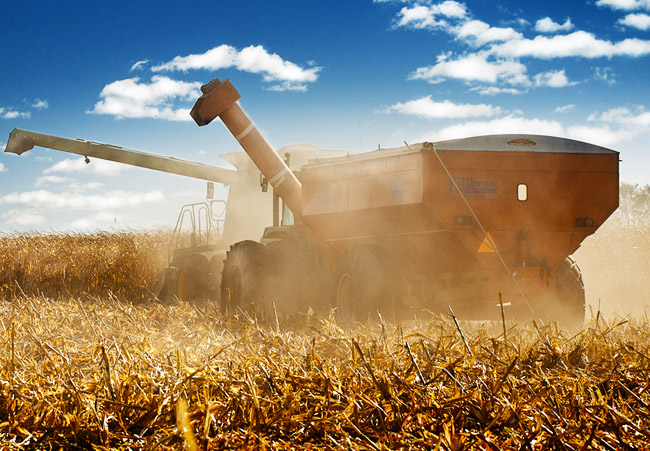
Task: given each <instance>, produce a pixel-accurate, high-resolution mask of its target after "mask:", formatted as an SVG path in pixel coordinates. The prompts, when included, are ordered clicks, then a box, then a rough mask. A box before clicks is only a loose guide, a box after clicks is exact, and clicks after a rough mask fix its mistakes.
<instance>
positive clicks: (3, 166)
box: [0, 149, 7, 172]
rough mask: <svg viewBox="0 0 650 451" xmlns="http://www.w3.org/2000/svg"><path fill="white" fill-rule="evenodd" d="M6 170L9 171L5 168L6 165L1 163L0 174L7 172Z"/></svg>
mask: <svg viewBox="0 0 650 451" xmlns="http://www.w3.org/2000/svg"><path fill="white" fill-rule="evenodd" d="M3 150H4V149H3ZM6 170H7V168H5V165H4V163H0V172H5V171H6Z"/></svg>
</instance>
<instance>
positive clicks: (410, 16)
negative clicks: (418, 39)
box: [395, 1, 467, 29]
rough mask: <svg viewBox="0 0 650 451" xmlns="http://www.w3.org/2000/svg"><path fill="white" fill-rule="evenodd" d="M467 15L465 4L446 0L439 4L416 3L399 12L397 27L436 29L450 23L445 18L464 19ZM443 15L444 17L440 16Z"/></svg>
mask: <svg viewBox="0 0 650 451" xmlns="http://www.w3.org/2000/svg"><path fill="white" fill-rule="evenodd" d="M466 15H467V9H466V7H465V5H464V4H462V3H458V2H455V1H446V2H444V3H441V4H439V5H415V6H412V7H404V8H402V9H401V10H400V12H399V13H398V14H397V17H398V19H397V22H396V24H395V26H397V27H408V28H415V29H436V28H441V27H445V26H447V25H448V23H447V21H446V20H445V19H444V18H452V19H462V18H465V16H466ZM438 16H442V17H443V18H440V19H439V18H438Z"/></svg>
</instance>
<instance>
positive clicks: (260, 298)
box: [219, 241, 271, 320]
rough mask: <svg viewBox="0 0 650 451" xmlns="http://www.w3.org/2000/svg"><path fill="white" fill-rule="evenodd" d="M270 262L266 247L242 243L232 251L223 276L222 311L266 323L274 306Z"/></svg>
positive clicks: (224, 267) (220, 303)
mask: <svg viewBox="0 0 650 451" xmlns="http://www.w3.org/2000/svg"><path fill="white" fill-rule="evenodd" d="M269 269H270V259H269V254H268V251H267V250H266V248H265V247H264V245H263V244H260V243H257V242H255V241H241V242H239V243H236V244H234V245H232V246H231V247H230V250H229V251H228V253H227V255H226V260H225V262H224V265H223V272H222V275H221V299H220V301H219V305H220V307H221V311H222V312H223V313H225V314H227V315H236V314H238V313H242V312H243V313H246V314H249V315H250V316H251V317H253V318H259V319H261V320H264V319H265V318H267V317H268V316H269V314H270V308H271V305H269V304H270V303H269V302H268V299H267V298H268V296H267V293H266V288H267V280H268V277H269Z"/></svg>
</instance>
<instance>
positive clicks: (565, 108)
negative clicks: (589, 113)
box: [553, 103, 576, 114]
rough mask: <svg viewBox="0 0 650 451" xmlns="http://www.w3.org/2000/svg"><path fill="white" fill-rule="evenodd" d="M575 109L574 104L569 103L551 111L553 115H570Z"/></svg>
mask: <svg viewBox="0 0 650 451" xmlns="http://www.w3.org/2000/svg"><path fill="white" fill-rule="evenodd" d="M575 109H576V105H575V103H570V104H568V105H561V106H559V107H557V108H555V109H554V110H553V112H554V113H559V114H564V113H570V112H571V111H573V110H575Z"/></svg>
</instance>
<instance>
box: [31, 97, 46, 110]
mask: <svg viewBox="0 0 650 451" xmlns="http://www.w3.org/2000/svg"><path fill="white" fill-rule="evenodd" d="M49 106H50V104H49V103H48V102H47V100H41V99H36V100H34V103H32V108H35V109H37V110H47V109H48V107H49Z"/></svg>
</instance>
